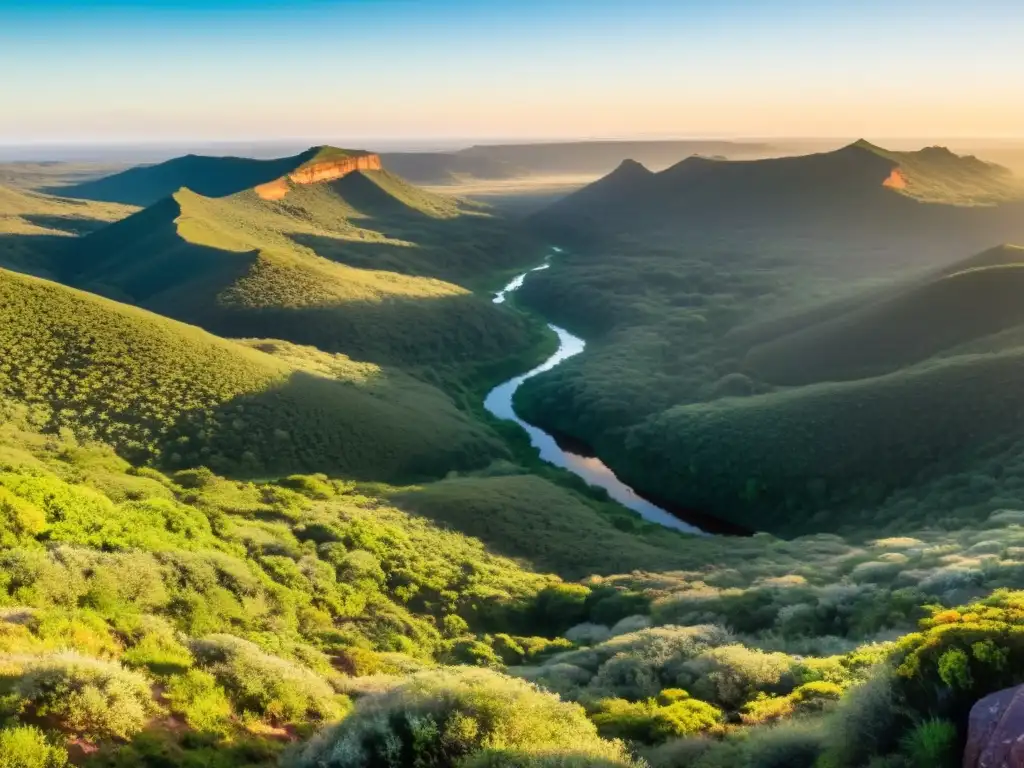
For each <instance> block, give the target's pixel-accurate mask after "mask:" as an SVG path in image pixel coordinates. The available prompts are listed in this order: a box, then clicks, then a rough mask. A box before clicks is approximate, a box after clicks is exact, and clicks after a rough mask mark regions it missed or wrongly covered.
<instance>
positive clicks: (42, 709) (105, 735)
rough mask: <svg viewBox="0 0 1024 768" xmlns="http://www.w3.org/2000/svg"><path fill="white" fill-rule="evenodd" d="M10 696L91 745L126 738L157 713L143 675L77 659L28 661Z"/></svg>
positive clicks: (26, 708) (108, 664) (32, 713)
mask: <svg viewBox="0 0 1024 768" xmlns="http://www.w3.org/2000/svg"><path fill="white" fill-rule="evenodd" d="M11 692H12V694H13V695H14V696H17V697H18V699H20V701H21V703H22V706H23V708H24V710H25V711H26V712H28V713H30V714H31V715H32V716H34V717H42V718H47V719H50V720H52V721H54V722H56V723H57V724H58V725H59V726H60V727H61V729H63V730H66V731H68V732H70V733H74V734H80V735H82V736H84V737H85V738H88V739H93V740H101V739H110V738H116V739H127V738H128V737H130V736H132V735H133V734H135V733H137V732H138V731H140V730H142V727H143V726H144V725H145V724H146V721H147V720H148V719H149V717H150V715H152V714H153V713H154V712H155V711H156V709H157V708H156V705H155V704H154V703H153V700H152V695H151V692H150V683H149V681H148V680H147V679H146V678H145V677H144V676H143V675H141V674H139V673H138V672H131V671H129V670H127V669H125V668H124V667H122V666H121V665H119V664H115V663H113V662H107V661H99V660H97V659H89V658H85V657H83V656H77V655H73V654H61V655H57V656H51V657H44V658H41V659H37V660H31V661H29V662H28V663H26V664H25V666H24V667H23V669H22V672H21V674H20V675H19V676H18V677H17V678H15V680H14V681H13V684H12V686H11Z"/></svg>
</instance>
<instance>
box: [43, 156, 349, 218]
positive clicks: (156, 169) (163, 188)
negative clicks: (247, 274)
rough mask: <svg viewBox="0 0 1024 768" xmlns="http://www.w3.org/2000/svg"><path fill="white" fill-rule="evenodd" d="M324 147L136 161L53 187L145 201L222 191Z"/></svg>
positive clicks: (266, 177) (266, 176) (275, 172)
mask: <svg viewBox="0 0 1024 768" xmlns="http://www.w3.org/2000/svg"><path fill="white" fill-rule="evenodd" d="M324 149H331V148H321V147H313V148H311V149H308V150H306V151H305V152H302V153H300V154H298V155H295V156H293V157H282V158H278V159H276V160H253V159H251V158H247V157H206V156H202V155H186V156H184V157H176V158H174V159H173V160H168V161H166V162H163V163H158V164H157V165H150V166H138V167H135V168H129V169H128V170H126V171H121V172H120V173H115V174H113V175H110V176H104V177H103V178H100V179H91V180H88V181H84V182H81V183H79V184H72V185H68V186H64V187H56V188H54V189H52V190H50V191H53V192H54V193H56V194H61V195H67V196H69V197H79V198H83V199H86V200H104V201H108V202H115V203H127V204H129V205H138V206H147V205H152V204H153V203H155V202H157V201H158V200H162V199H163V198H165V197H168V196H169V195H171V194H173V193H174V192H176V191H177V190H179V189H181V188H182V187H188V188H189V189H194V190H195V191H197V192H199V193H200V194H204V195H209V196H211V197H223V196H224V195H231V194H234V193H235V192H241V191H242V190H243V189H248V188H250V187H254V186H256V185H257V184H263V183H265V182H268V181H273V180H274V179H276V178H277V177H279V176H283V175H284V174H286V173H289V172H291V171H294V170H295V169H296V168H298V167H299V166H301V165H302V164H304V163H306V162H307V161H309V160H310V159H311V158H313V157H314V156H316V155H317V153H318V152H320V151H322V150H324Z"/></svg>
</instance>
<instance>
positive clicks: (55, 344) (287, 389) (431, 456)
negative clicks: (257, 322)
mask: <svg viewBox="0 0 1024 768" xmlns="http://www.w3.org/2000/svg"><path fill="white" fill-rule="evenodd" d="M0 327H2V328H3V331H0V346H2V347H3V348H4V350H5V354H4V360H3V363H2V365H0V395H6V396H10V397H14V398H16V399H18V400H20V401H23V402H25V403H28V404H31V405H32V407H33V411H32V414H31V417H32V418H33V420H35V422H36V423H39V424H40V425H42V426H44V427H45V428H46V429H47V430H50V431H58V430H60V429H63V428H69V429H72V430H74V431H75V432H76V433H77V434H79V435H80V436H83V437H90V438H99V439H102V440H104V441H106V442H109V443H112V444H114V445H115V446H117V447H118V448H119V449H120V450H121V451H122V453H123V454H124V455H126V456H128V457H129V458H131V459H133V460H147V459H157V460H159V461H160V462H162V463H164V464H168V465H171V466H179V467H180V466H196V465H199V464H203V465H210V466H212V467H214V468H218V469H221V470H226V469H227V470H232V471H241V472H243V473H246V474H251V473H265V472H268V471H270V472H288V471H294V470H316V469H331V470H334V471H340V470H344V471H347V472H349V473H351V474H352V475H354V476H357V477H358V476H365V477H372V478H376V479H416V478H419V477H424V476H430V475H433V476H440V475H443V474H444V473H446V472H448V471H449V470H450V469H452V468H453V467H454V468H457V467H464V468H471V467H474V466H480V465H482V464H486V463H488V461H489V460H490V459H491V458H494V457H496V456H501V455H503V454H504V449H503V448H502V447H501V446H500V445H498V443H497V441H496V439H495V438H493V437H492V436H490V435H489V434H488V433H487V432H486V431H485V430H484V429H482V428H481V427H479V426H477V425H475V424H473V423H472V422H471V421H470V419H468V418H467V417H466V416H464V415H463V414H461V413H459V412H458V410H457V409H456V408H455V406H454V404H453V403H452V402H451V401H450V400H449V399H448V398H447V397H445V396H444V395H443V394H441V393H440V392H439V391H438V390H436V389H434V388H433V387H430V386H428V385H426V384H423V383H421V382H417V381H414V380H412V379H411V378H410V377H408V376H405V375H402V374H398V373H394V374H391V373H385V372H384V371H382V370H381V369H379V368H377V367H376V366H372V365H360V364H356V363H353V362H352V361H350V360H348V359H347V358H343V357H340V356H331V355H324V354H322V353H317V352H316V351H315V350H312V351H310V350H303V349H301V348H294V347H291V346H288V345H281V344H275V343H271V344H268V345H263V346H264V348H266V349H268V350H269V351H271V352H279V351H280V352H282V354H283V356H284V357H285V358H287V362H286V361H285V360H281V359H275V358H274V357H273V356H272V355H269V354H267V353H265V352H261V351H259V350H258V349H255V348H251V347H246V346H244V345H239V344H237V343H234V342H229V341H226V340H223V339H218V338H215V337H213V336H210V335H209V334H206V333H204V332H202V331H200V330H198V329H196V328H192V327H189V326H185V325H181V324H180V323H176V322H174V321H171V320H168V319H166V318H162V317H158V316H156V315H152V314H150V313H148V312H145V311H142V310H138V309H135V308H132V307H129V306H126V305H123V304H116V303H114V302H111V301H108V300H105V299H100V298H98V297H96V296H91V295H88V294H85V293H80V292H78V291H74V290H72V289H69V288H64V287H62V286H58V285H55V284H52V283H47V282H44V281H40V280H36V279H33V278H28V277H24V276H18V275H14V274H12V273H9V272H3V271H0ZM23 330H24V331H25V332H22V331H23ZM255 346H260V345H255Z"/></svg>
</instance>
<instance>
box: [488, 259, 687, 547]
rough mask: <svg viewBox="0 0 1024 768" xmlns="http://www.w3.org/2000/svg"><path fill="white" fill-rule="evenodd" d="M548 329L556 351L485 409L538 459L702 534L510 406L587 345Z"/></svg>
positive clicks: (500, 297) (649, 514)
mask: <svg viewBox="0 0 1024 768" xmlns="http://www.w3.org/2000/svg"><path fill="white" fill-rule="evenodd" d="M555 252H556V253H557V252H558V249H555ZM548 266H549V264H546V263H545V264H542V265H541V266H539V267H534V268H533V269H531V270H529V271H528V272H523V273H522V274H521V275H516V276H515V277H514V278H513V279H512V281H511V282H510V283H509V284H508V285H506V286H505V287H504V288H502V289H501V290H500V291H498V293H496V294H495V295H494V303H495V304H503V303H504V302H505V300H506V299H507V297H508V295H509V294H510V293H512V292H514V291H516V290H518V289H519V288H521V287H522V285H523V283H524V282H525V281H526V278H527V276H528V275H529V274H530V272H539V271H541V270H542V269H547V268H548ZM548 328H550V329H551V330H552V331H554V332H555V333H556V334H557V335H558V349H557V351H556V352H555V354H553V355H552V356H551V357H549V358H548V359H547V360H545V361H544V362H543V363H541V364H540V365H538V366H537V367H536V368H534V369H533V370H530V371H527V372H526V373H524V374H521V375H519V376H516V377H515V378H512V379H509V380H508V381H506V382H505V383H504V384H500V385H498V386H497V387H495V388H494V389H492V390H491V391H490V393H489V394H488V395H487V398H486V399H485V400H484V408H486V409H487V410H488V411H489V412H490V413H492V414H493V415H495V416H497V417H498V418H499V419H502V420H504V421H514V422H515V423H516V424H518V425H519V426H520V427H522V428H523V429H525V430H526V432H527V434H528V435H529V436H530V444H531V445H533V447H534V448H536V449H537V450H539V451H540V457H541V459H543V460H544V461H546V462H547V463H548V464H553V465H555V466H556V467H562V468H563V469H567V470H569V471H570V472H572V473H574V474H576V475H578V476H579V477H581V478H583V479H584V480H585V481H586V482H587V483H589V484H590V485H592V486H596V487H598V488H604V490H606V491H607V492H608V495H609V496H611V497H612V498H613V499H615V500H616V501H617V502H619V503H620V504H622V505H623V506H624V507H628V508H629V509H632V510H633V511H635V512H637V513H638V514H639V515H640V516H641V517H642V518H644V519H645V520H649V521H650V522H652V523H658V524H659V525H663V526H665V527H666V528H674V529H676V530H679V531H685V532H686V533H698V534H699V533H703V531H701V530H700V529H699V528H697V527H696V526H693V525H690V524H689V523H685V522H683V521H682V520H680V519H679V518H678V517H676V516H675V515H673V514H671V513H670V512H668V511H666V510H664V509H662V508H661V507H659V506H657V505H656V504H652V503H651V502H649V501H648V500H647V499H645V498H643V497H642V496H640V495H639V494H637V492H636V491H634V490H633V489H632V488H630V487H629V486H628V485H626V484H625V483H623V482H622V481H621V480H619V478H618V477H616V476H615V473H614V472H612V471H611V470H610V469H609V468H608V467H607V466H606V465H605V463H604V462H603V461H601V460H600V459H599V458H597V457H595V456H582V455H580V454H578V453H573V452H571V451H568V450H565V449H563V448H562V447H561V446H560V445H558V443H557V442H556V441H555V438H554V437H552V436H551V435H549V434H548V433H547V432H545V431H544V430H542V429H540V428H538V427H535V426H534V425H533V424H528V423H527V422H525V421H524V420H523V419H521V418H519V416H518V415H517V414H516V412H515V409H514V408H513V406H512V397H513V395H515V393H516V390H517V389H519V387H520V386H521V385H522V383H523V382H524V381H526V380H527V379H530V378H533V377H534V376H537V375H538V374H541V373H544V372H545V371H550V370H551V369H552V368H554V367H555V366H556V365H558V364H560V363H562V362H564V361H566V360H568V359H569V358H570V357H573V356H575V355H578V354H580V352H582V351H583V349H584V347H586V342H585V341H583V339H581V338H580V337H578V336H573V335H572V334H571V333H569V332H568V331H567V330H565V329H564V328H559V327H558V326H557V325H551V324H548Z"/></svg>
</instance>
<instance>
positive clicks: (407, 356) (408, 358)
mask: <svg viewBox="0 0 1024 768" xmlns="http://www.w3.org/2000/svg"><path fill="white" fill-rule="evenodd" d="M491 244H493V246H494V249H495V250H494V251H490V250H489V249H488V248H486V246H488V245H491ZM503 246H504V247H507V250H506V251H501V250H500V248H501V247H503ZM481 248H482V249H483V250H481ZM320 254H322V255H320ZM532 256H533V251H532V250H530V249H525V248H524V249H522V250H520V249H518V248H515V247H513V245H511V244H510V241H509V239H508V230H507V228H505V226H504V225H503V224H501V223H500V222H497V221H495V220H493V219H491V218H490V217H488V216H483V215H478V214H477V212H476V211H475V209H471V210H469V211H466V210H464V208H463V206H462V204H460V203H459V202H458V201H454V200H451V199H448V198H443V197H439V196H435V195H430V194H429V193H426V192H424V191H422V190H418V189H416V188H415V187H412V186H410V185H408V184H406V183H405V182H403V181H402V180H401V179H398V178H397V177H394V176H392V175H391V174H389V173H387V172H386V171H382V172H366V173H354V174H351V175H349V176H347V177H345V178H343V179H340V180H338V181H335V182H330V183H324V184H314V185H305V186H295V187H294V188H293V189H292V191H291V192H290V193H289V194H288V195H287V196H286V197H285V198H284V199H283V200H280V201H266V200H262V199H260V198H259V197H258V196H257V195H256V194H255V193H254V192H251V191H247V192H242V193H239V194H237V195H233V196H230V197H227V198H219V199H214V198H208V197H203V196H201V195H198V194H195V193H193V192H190V191H188V190H182V191H180V192H178V193H177V194H176V195H175V196H174V198H173V199H170V200H166V201H163V202H161V203H158V204H157V205H155V206H153V207H151V208H149V209H146V210H144V211H142V212H141V213H139V214H137V215H136V216H135V217H132V218H130V219H128V220H126V221H124V222H120V223H119V224H118V225H116V226H113V227H109V228H108V229H106V230H104V231H103V232H100V233H97V234H96V235H94V236H92V237H90V238H87V239H86V240H84V241H83V242H82V243H81V244H80V248H79V249H78V250H77V252H76V254H75V260H74V264H73V265H72V266H71V267H70V270H71V272H73V273H74V274H75V281H76V282H77V283H78V284H80V285H84V286H88V287H91V288H96V289H98V290H103V291H104V292H108V293H111V294H112V295H115V296H118V297H124V298H129V299H130V300H133V301H135V302H137V303H140V304H142V305H143V306H146V307H150V308H152V309H155V310H156V311H160V312H163V313H166V314H170V315H172V316H175V317H177V318H179V319H183V320H186V321H189V322H195V323H197V324H200V325H202V326H204V327H207V328H209V329H210V330H213V331H215V332H217V333H220V334H221V335H227V336H236V337H237V336H273V337H283V338H288V339H290V340H292V341H295V342H298V343H304V344H313V345H315V346H318V347H320V348H322V349H326V350H328V351H333V352H345V353H346V354H349V355H351V356H353V357H357V358H359V359H364V360H371V361H374V362H381V363H397V364H405V365H408V364H419V363H425V362H429V363H435V362H437V361H438V360H441V361H443V362H444V364H454V365H474V364H476V363H487V362H489V361H491V362H493V361H495V360H500V359H502V358H503V357H505V356H507V355H509V354H516V352H517V351H522V350H524V349H526V348H528V347H530V346H531V345H532V344H534V343H536V342H537V340H538V336H537V331H536V329H535V328H533V327H532V326H530V325H529V324H528V323H527V322H526V321H525V320H524V319H523V318H522V317H520V316H517V315H515V314H514V313H509V312H502V311H500V310H499V309H498V308H495V307H494V306H493V305H491V303H490V302H489V301H487V300H486V299H484V298H479V297H477V296H474V295H472V294H470V292H469V291H468V290H466V289H465V288H463V287H461V286H459V285H457V284H454V283H451V282H447V281H444V280H440V279H438V278H436V277H432V276H429V274H422V273H424V272H427V273H429V272H430V271H431V270H436V271H440V272H442V273H444V272H455V273H457V274H458V275H459V276H460V277H467V278H468V277H470V276H480V275H481V274H484V273H486V272H487V270H488V269H491V270H493V269H495V268H500V267H501V266H503V263H507V262H503V259H507V260H509V261H512V260H516V259H520V260H521V259H529V258H531V257H532ZM346 262H350V263H346ZM351 264H356V265H357V266H351ZM392 269H395V270H396V271H391V270H392ZM398 269H401V272H400V271H397V270H398ZM402 272H406V273H412V274H402ZM417 273H419V274H417Z"/></svg>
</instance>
